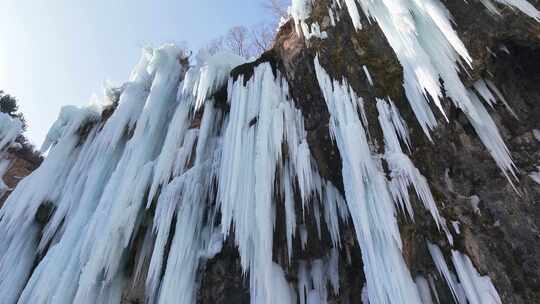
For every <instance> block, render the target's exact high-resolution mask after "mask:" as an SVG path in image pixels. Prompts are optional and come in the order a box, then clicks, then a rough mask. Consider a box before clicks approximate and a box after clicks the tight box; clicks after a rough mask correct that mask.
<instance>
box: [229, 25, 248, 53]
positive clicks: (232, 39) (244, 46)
mask: <svg viewBox="0 0 540 304" xmlns="http://www.w3.org/2000/svg"><path fill="white" fill-rule="evenodd" d="M249 36H250V35H249V31H248V29H247V28H246V27H244V26H235V27H233V28H231V29H230V30H229V32H228V33H227V35H226V36H225V47H226V48H227V50H229V51H231V52H233V53H235V54H236V55H238V56H241V57H245V58H250V57H251V56H253V54H254V52H253V50H252V46H251V42H250V41H249V40H250V37H249Z"/></svg>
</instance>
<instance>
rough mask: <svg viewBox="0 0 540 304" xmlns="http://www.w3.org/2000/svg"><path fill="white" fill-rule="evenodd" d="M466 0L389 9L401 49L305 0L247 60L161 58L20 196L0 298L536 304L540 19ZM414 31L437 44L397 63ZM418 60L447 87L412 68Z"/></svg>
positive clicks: (4, 221)
mask: <svg viewBox="0 0 540 304" xmlns="http://www.w3.org/2000/svg"><path fill="white" fill-rule="evenodd" d="M311 2H313V3H312V4H311ZM413 2H414V3H413ZM417 2H418V3H417ZM469 2H470V3H464V2H463V1H457V0H456V1H444V2H438V1H428V0H426V1H416V2H415V1H395V3H399V4H400V5H401V4H403V3H409V4H410V5H412V6H414V8H411V9H410V10H402V11H400V10H398V9H396V10H392V11H391V12H390V13H395V14H397V15H396V16H393V17H395V18H397V20H398V21H403V20H405V21H407V22H401V23H400V22H397V24H398V25H400V26H402V27H403V28H402V29H401V28H399V29H398V31H397V32H396V31H395V30H396V29H392V28H388V27H385V26H388V24H386V25H385V23H384V22H388V20H387V19H384V18H382V17H381V16H383V17H384V14H383V13H384V12H385V11H384V9H383V10H382V12H383V13H381V11H380V10H379V11H376V9H381V7H372V8H371V9H372V11H371V10H370V11H371V12H372V16H371V17H373V19H376V21H377V22H371V23H369V22H367V20H368V18H367V17H366V16H365V15H363V14H362V13H361V12H363V11H364V10H358V9H359V7H356V5H355V3H356V2H355V1H347V2H346V4H348V5H346V4H345V3H343V4H342V5H341V6H338V5H337V4H336V2H334V1H333V0H318V1H300V0H295V1H293V7H292V10H291V12H292V14H293V18H292V19H291V20H289V21H288V22H287V23H285V24H284V25H282V26H281V28H280V30H279V32H278V34H277V36H276V38H275V43H274V45H273V47H272V49H270V50H269V51H267V52H266V53H264V54H263V55H262V56H261V57H260V58H259V59H257V60H255V61H254V62H249V63H245V64H241V63H242V62H244V61H243V60H242V59H241V58H237V57H234V56H231V55H224V54H218V55H215V56H214V57H211V59H208V61H207V62H209V63H208V64H206V65H204V64H202V65H197V66H191V67H190V66H189V64H188V61H189V59H188V58H187V57H186V53H185V52H184V51H182V50H180V49H178V48H176V47H173V46H164V47H162V48H159V49H156V50H146V51H145V53H144V55H143V58H142V59H141V62H140V63H139V65H138V66H137V67H136V69H135V71H134V73H133V76H132V79H130V81H129V82H128V83H127V84H126V85H125V86H123V87H122V89H121V91H119V93H118V95H119V96H120V97H117V98H116V99H115V102H114V103H113V104H112V105H111V106H109V107H107V108H106V109H102V110H98V109H94V108H87V109H79V108H75V107H69V108H65V109H64V110H63V111H62V113H61V115H60V118H59V120H58V121H57V122H56V123H55V125H54V127H53V128H52V130H51V131H50V132H49V135H50V136H48V143H49V145H50V146H52V150H51V152H50V154H49V156H48V157H47V159H45V161H44V163H43V165H42V166H41V167H40V168H38V169H37V170H36V174H33V175H32V176H30V177H29V178H28V182H27V183H24V185H22V186H19V187H17V189H16V190H15V192H14V194H13V195H11V196H10V197H9V198H8V200H7V201H6V206H5V207H4V208H3V209H2V213H0V240H5V242H4V244H5V245H4V244H2V243H0V253H2V254H4V256H2V260H0V262H3V263H0V273H2V274H5V276H4V277H3V278H0V293H3V294H4V298H5V299H7V300H6V301H7V302H8V303H11V302H13V303H15V302H17V300H18V301H20V302H23V303H32V302H40V301H41V302H51V303H70V302H75V303H96V302H97V303H102V302H103V303H118V302H121V303H145V302H159V303H172V302H175V303H176V302H178V303H194V302H196V303H202V304H207V303H212V304H216V303H257V304H259V303H300V304H305V303H308V304H311V303H325V302H327V303H368V302H371V303H372V304H373V303H424V304H429V303H453V302H456V303H501V302H502V303H540V272H539V271H538V269H539V267H540V242H539V238H540V207H539V203H540V184H539V182H540V176H539V175H538V174H536V172H537V171H538V170H540V168H538V167H537V166H540V87H539V86H538V83H540V23H538V22H537V21H535V20H534V18H530V17H529V16H526V15H525V14H523V12H526V13H528V14H529V15H531V16H532V17H535V16H536V18H540V13H537V11H536V10H535V9H534V8H533V7H532V6H530V7H529V6H527V5H524V3H525V2H522V1H521V0H516V1H503V0H500V1H499V0H497V1H496V3H497V4H496V6H493V5H494V3H495V2H493V3H492V1H489V0H482V1H469ZM362 3H364V4H366V3H368V2H362ZM369 3H371V4H373V5H375V4H381V3H383V2H382V1H370V2H369ZM393 3H394V2H393ZM512 3H513V4H512ZM351 4H353V5H354V7H353V6H351ZM421 4H423V5H421ZM511 4H512V5H515V4H518V5H520V6H516V7H514V8H515V10H513V9H510V8H511V7H510V6H509V5H511ZM424 5H425V6H424ZM533 5H535V6H536V7H540V6H539V5H538V4H537V3H533ZM397 8H400V7H397ZM488 8H489V9H491V11H490V10H488ZM494 8H497V12H498V13H494ZM518 8H520V10H518ZM415 9H417V10H426V11H428V10H430V9H431V10H432V11H430V14H431V15H429V14H428V15H429V18H431V19H422V18H425V17H426V16H424V15H422V14H421V13H422V12H424V11H420V13H419V12H418V11H415ZM355 13H356V14H358V17H359V18H360V20H361V23H362V27H361V28H360V26H359V24H358V20H357V19H356V16H357V15H355ZM351 16H352V17H351ZM407 16H409V17H410V18H409V17H407ZM450 16H451V17H450ZM401 17H403V18H404V19H403V20H401V19H400V18H401ZM438 17H441V18H442V17H444V18H442V19H441V18H439V19H437V18H438ZM355 20H356V21H355ZM426 20H427V21H426ZM433 20H434V21H433ZM448 20H453V21H452V23H450V22H449V21H448ZM393 21H395V20H393ZM428 21H429V22H435V23H433V24H432V23H429V22H428ZM408 22H411V23H415V25H416V26H418V28H420V30H419V32H414V33H413V32H408V34H410V36H409V37H408V38H411V37H412V38H411V39H413V40H414V39H415V38H418V40H419V41H420V42H418V45H421V46H422V47H423V49H407V48H399V47H398V46H399V45H398V46H396V45H397V44H396V40H395V39H396V37H392V36H391V34H392V33H393V34H396V33H403V34H404V35H405V34H406V31H407V29H408V28H409V26H410V24H409V23H408ZM423 22H424V23H423ZM445 22H449V23H448V24H450V25H451V26H449V27H447V28H446V30H447V31H446V32H444V33H443V34H441V33H439V34H438V35H433V36H430V35H427V36H426V35H425V33H426V32H428V33H433V32H430V30H431V28H429V27H426V24H429V25H431V26H438V27H439V28H443V29H444V28H445V25H448V24H447V23H445ZM394 25H395V24H394ZM452 27H453V28H454V29H455V31H456V32H457V36H452V35H453V30H452ZM401 30H403V32H401ZM392 31H393V32H392ZM444 35H446V36H444ZM398 36H399V35H398ZM442 36H444V37H443V38H444V39H442V38H441V37H442ZM455 37H459V39H460V40H461V41H462V42H463V46H464V48H463V49H466V50H468V52H462V53H459V54H458V51H459V49H460V46H461V44H460V43H458V42H456V41H455V39H454V38H455ZM393 39H394V40H393ZM430 39H431V40H430ZM453 39H454V40H453ZM442 40H443V41H442ZM447 40H448V41H447ZM398 44H399V43H398ZM412 45H414V43H412ZM441 46H443V47H441ZM445 46H446V47H445ZM420 51H422V52H424V53H429V54H431V55H430V56H431V57H430V56H427V55H426V56H427V57H425V59H426V60H431V61H433V64H432V65H433V67H432V68H433V71H431V70H429V69H428V70H422V69H419V70H415V69H414V68H413V69H411V67H423V64H422V62H416V63H415V62H414V59H415V58H416V56H420ZM465 53H467V54H465ZM434 54H436V55H437V56H439V55H440V56H441V57H444V56H446V57H444V58H445V59H447V60H446V61H442V60H441V61H437V58H434V57H433V55H434ZM458 55H459V56H458ZM465 55H467V56H465ZM460 56H461V57H460ZM468 56H470V61H468V60H467V58H465V57H468ZM447 57H448V58H450V59H451V60H448V58H447ZM422 58H424V57H422ZM460 58H461V59H460ZM454 59H455V60H454ZM458 60H459V62H460V63H461V65H459V64H458V63H457V62H456V61H458ZM431 61H430V62H431ZM440 62H443V63H445V62H446V63H449V64H451V66H447V65H441V64H440ZM437 63H439V65H437ZM468 63H470V65H469V64H468ZM415 64H417V65H415ZM232 67H235V68H234V69H232V71H231V68H232ZM411 71H412V72H414V73H413V74H415V73H416V74H415V76H416V77H417V79H416V80H414V79H412V80H411ZM430 73H431V74H430ZM456 73H457V74H456ZM433 75H436V76H437V79H436V81H435V84H434V86H433V79H430V76H433ZM455 75H458V76H459V77H455V78H452V77H453V76H455ZM227 80H228V84H227V85H226V84H225V83H226V82H227ZM430 80H431V82H432V83H431V85H432V86H431V87H430V86H429V83H430ZM411 87H414V88H416V89H417V91H418V92H416V93H417V94H416V95H417V96H416V95H415V94H413V93H414V92H411ZM434 87H437V89H434ZM429 88H431V89H433V90H434V91H437V92H438V93H437V94H433V92H427V90H428V89H429ZM441 88H442V89H441ZM460 89H462V93H464V94H463V95H461V97H463V98H464V99H467V100H469V102H471V104H472V106H471V104H467V103H466V102H465V101H458V100H455V96H456V92H459V91H460ZM177 92H179V94H177ZM424 97H425V100H424ZM452 97H454V98H452ZM414 98H416V99H414ZM437 101H439V102H440V109H437ZM415 102H419V103H420V104H421V105H422V106H425V108H422V106H420V107H416V108H415V107H414V105H415ZM475 102H476V103H475ZM416 105H418V104H416ZM419 108H420V109H419ZM475 110H477V111H475ZM422 113H423V114H425V115H424V116H422V115H421V114H422ZM430 113H431V115H432V118H430V117H429V115H428V114H430ZM389 125H390V126H391V127H388V126H389ZM400 127H401V128H400ZM500 139H502V141H504V143H506V147H508V150H506V147H505V145H504V144H503V143H502V141H500ZM396 143H397V144H396ZM507 154H508V155H509V156H510V157H511V159H512V160H513V164H512V163H511V162H510V163H508V162H505V160H507V158H505V157H507V156H508V155H507ZM513 165H515V168H514V167H513ZM51 174H54V177H55V180H54V182H51V181H50V180H49V179H48V178H47V177H48V176H49V175H51ZM42 184H43V185H42ZM32 187H36V188H32ZM32 189H39V191H37V190H36V191H35V193H34V192H33V191H30V190H32ZM29 192H31V193H30V194H27V193H29ZM409 194H410V196H409ZM430 203H432V204H433V205H430ZM19 206H22V207H19ZM27 218H33V219H34V220H33V221H28V220H26V219H27ZM17 224H20V227H19V225H17ZM14 227H17V229H15V228H14ZM52 248H54V250H53V249H52ZM15 260H20V261H23V262H24V263H17V265H16V267H10V268H6V267H5V266H4V268H2V265H3V264H4V265H11V264H9V263H10V262H11V263H13V261H15ZM4 261H7V262H4ZM64 264H65V265H64ZM5 278H8V279H5ZM10 280H12V281H13V282H12V281H10ZM51 282H56V284H51ZM50 285H54V286H53V287H50ZM57 286H60V287H57Z"/></svg>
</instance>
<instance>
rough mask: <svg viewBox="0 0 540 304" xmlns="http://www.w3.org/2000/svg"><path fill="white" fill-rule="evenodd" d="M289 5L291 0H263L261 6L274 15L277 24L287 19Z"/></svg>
mask: <svg viewBox="0 0 540 304" xmlns="http://www.w3.org/2000/svg"><path fill="white" fill-rule="evenodd" d="M288 3H290V1H289V0H262V2H261V5H262V6H263V7H264V8H265V9H266V10H268V11H269V12H270V14H272V17H273V18H274V22H275V23H276V24H277V23H278V22H279V20H280V19H281V18H285V17H287V14H288V13H287V7H288Z"/></svg>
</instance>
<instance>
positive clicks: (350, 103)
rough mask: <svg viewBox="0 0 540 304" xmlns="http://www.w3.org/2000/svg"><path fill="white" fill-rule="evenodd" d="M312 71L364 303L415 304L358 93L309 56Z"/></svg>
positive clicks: (417, 300)
mask: <svg viewBox="0 0 540 304" xmlns="http://www.w3.org/2000/svg"><path fill="white" fill-rule="evenodd" d="M315 70H316V73H317V78H318V80H319V86H320V87H321V90H322V92H323V95H324V98H325V100H326V104H327V106H328V110H329V112H330V115H331V119H330V130H331V132H332V133H333V135H334V138H335V139H336V142H337V145H338V148H339V150H340V153H341V156H342V159H343V172H342V173H343V182H344V185H345V196H346V200H347V204H348V207H349V212H350V215H351V218H352V220H353V224H354V227H355V230H356V236H357V239H358V242H359V245H360V248H361V251H362V260H363V262H364V273H365V274H366V280H367V286H368V295H369V301H370V303H421V300H420V296H419V294H418V291H417V289H416V286H415V284H414V281H413V280H412V278H411V274H410V273H409V270H408V268H407V265H406V264H405V261H404V260H403V256H402V253H401V236H400V234H399V229H398V226H397V221H396V211H395V208H394V205H393V202H392V198H391V195H390V193H389V192H388V188H387V184H386V178H385V176H384V173H383V172H381V170H380V169H379V164H378V162H377V161H376V159H375V156H374V155H373V154H372V152H371V151H370V147H369V144H368V142H367V138H366V134H365V131H364V127H363V126H362V123H361V121H360V118H359V114H358V97H357V96H356V94H355V93H354V92H353V91H352V90H351V88H350V87H349V85H348V84H347V83H346V82H344V84H340V83H339V82H337V81H332V80H331V79H330V77H329V76H328V74H327V73H326V71H325V70H324V69H323V68H322V67H321V66H320V64H319V61H318V58H316V59H315Z"/></svg>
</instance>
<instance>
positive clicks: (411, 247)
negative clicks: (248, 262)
mask: <svg viewBox="0 0 540 304" xmlns="http://www.w3.org/2000/svg"><path fill="white" fill-rule="evenodd" d="M444 4H445V5H446V7H447V8H448V10H449V11H450V13H451V15H452V16H453V17H454V20H455V27H456V30H457V32H458V33H459V36H460V37H461V39H462V41H463V42H464V44H465V46H466V47H467V49H468V50H469V52H470V54H471V56H472V58H473V68H472V69H467V72H468V73H469V75H468V76H467V75H466V74H465V73H463V74H462V75H463V77H462V80H463V81H464V82H465V83H466V84H467V85H468V86H472V84H473V83H474V82H475V81H477V80H479V79H482V78H489V79H491V81H493V83H495V84H496V86H497V87H498V88H499V89H500V90H501V91H502V94H503V95H504V96H505V97H506V101H507V102H508V105H509V106H510V108H511V109H512V110H513V111H514V114H515V115H513V113H512V112H511V111H509V110H508V109H507V108H505V106H504V105H503V103H498V104H497V105H495V106H494V108H493V109H490V113H491V114H492V115H493V117H494V120H495V122H496V124H497V126H498V127H499V129H500V132H501V134H502V136H503V138H504V140H505V142H506V143H507V145H508V147H509V149H510V151H511V155H512V158H513V159H514V161H515V164H516V166H517V168H519V170H518V180H517V181H516V182H515V185H516V189H513V188H512V186H511V184H510V183H509V182H508V180H507V179H506V178H505V177H504V175H503V174H502V173H501V171H500V169H499V168H498V167H497V165H496V164H495V162H493V160H492V158H491V156H490V155H489V152H488V151H487V150H486V148H485V146H484V145H483V144H482V142H480V140H479V139H478V136H477V135H476V134H475V131H474V129H473V127H472V126H471V125H470V123H469V122H468V121H467V119H466V118H465V115H464V114H463V113H462V112H461V111H460V110H459V109H455V108H453V107H450V106H448V107H447V108H446V110H447V113H448V116H449V117H450V119H449V120H450V121H449V122H446V121H445V119H444V118H443V117H442V116H441V115H439V116H438V117H437V121H438V122H439V127H438V128H437V129H435V130H434V131H433V142H430V141H429V140H428V139H427V138H426V136H424V134H423V132H422V129H421V128H420V126H419V125H418V123H417V122H416V118H415V116H414V113H413V112H412V111H411V110H410V107H409V105H408V103H407V102H406V97H405V94H404V91H403V86H402V82H403V79H402V70H401V66H400V65H399V62H398V60H397V58H396V57H395V54H394V53H393V50H392V48H391V47H390V46H389V45H388V43H387V42H386V39H385V37H384V34H383V33H382V32H381V31H380V29H379V28H378V26H377V24H376V23H373V24H371V25H368V26H367V27H365V28H363V29H362V30H360V31H355V30H354V27H353V26H352V24H351V21H350V19H349V17H348V16H347V14H346V12H344V11H342V12H341V15H340V16H339V18H338V19H339V20H340V21H339V22H337V24H336V25H335V26H332V25H330V20H329V16H328V9H327V8H328V7H330V3H329V2H328V1H317V2H316V4H315V6H314V8H313V11H312V15H311V18H312V19H311V20H310V21H312V22H318V24H320V25H321V31H326V32H327V34H328V38H326V39H311V40H309V42H308V43H306V41H305V40H304V38H303V37H301V36H299V35H297V33H296V30H295V26H294V22H293V21H289V22H288V23H287V24H285V25H284V26H283V27H282V28H281V29H280V31H279V33H278V35H277V37H276V40H275V44H274V47H273V48H272V50H270V51H268V52H267V53H265V54H264V55H263V57H262V59H261V60H260V61H263V62H264V61H268V62H271V63H272V64H273V65H275V66H277V69H278V70H279V71H281V73H282V75H284V76H285V77H286V79H287V81H288V83H289V86H290V94H291V96H292V97H293V99H294V100H295V102H296V106H297V107H298V108H300V109H301V110H302V113H303V115H304V118H305V120H306V121H305V124H306V130H307V131H308V141H309V145H310V148H311V150H312V153H313V155H314V157H315V159H316V160H317V165H318V168H319V170H320V172H321V175H323V176H325V177H326V178H328V179H329V180H331V181H333V182H334V183H335V184H336V185H340V186H339V188H340V189H343V186H342V184H343V182H342V180H341V166H342V162H341V159H340V156H339V155H340V154H339V151H338V150H337V147H336V145H335V143H334V142H333V141H332V140H331V139H330V135H329V132H328V128H329V127H328V122H329V113H328V110H327V108H326V104H325V101H324V98H323V94H322V92H321V90H320V88H319V85H318V83H317V79H316V76H315V67H314V65H313V60H314V58H315V56H318V57H319V59H320V61H321V64H322V65H323V66H324V67H325V68H326V70H327V71H328V72H329V74H331V75H332V77H333V78H334V79H342V78H344V79H347V81H348V83H349V84H350V85H351V87H352V88H353V89H354V91H355V92H356V93H357V94H358V95H359V96H361V97H362V98H364V100H366V112H367V118H368V121H369V126H370V128H369V132H370V134H371V136H372V140H373V142H378V143H382V141H383V139H382V132H381V130H380V129H378V128H377V127H378V123H377V110H376V108H375V102H374V98H375V97H385V96H390V97H391V98H392V99H393V100H394V101H395V103H396V105H397V106H398V108H399V110H400V112H401V114H402V115H403V117H404V119H405V121H406V122H407V125H408V126H409V128H410V134H411V137H412V138H413V140H412V142H413V149H412V151H411V154H410V155H411V158H412V159H413V161H414V163H415V164H416V166H417V167H418V168H419V170H420V171H421V172H422V173H423V174H424V176H425V177H426V178H427V180H428V181H429V184H430V187H431V189H432V191H433V192H434V195H435V196H436V200H437V203H438V207H439V210H440V211H441V214H442V215H443V216H444V217H445V218H446V219H447V221H448V222H449V223H455V224H456V225H458V227H459V231H460V232H459V233H457V232H456V231H452V234H453V236H454V242H455V245H454V247H455V248H458V249H459V250H460V251H462V252H464V253H466V254H467V255H469V257H470V258H471V260H472V262H473V264H474V265H475V266H476V268H477V269H478V270H479V271H480V273H481V274H482V275H488V276H489V277H490V278H491V279H492V280H493V282H494V285H495V286H496V288H497V290H498V291H499V294H500V296H501V299H502V302H503V303H537V302H540V292H539V291H540V285H539V284H540V272H539V271H538V269H539V268H540V245H539V244H540V243H539V238H540V230H539V229H540V207H539V203H540V185H539V184H538V183H537V182H535V181H534V180H533V179H532V178H531V177H530V176H529V174H530V173H531V172H535V171H536V170H537V169H536V166H537V165H539V164H540V141H539V138H535V136H534V132H535V131H534V130H535V129H540V87H539V86H538V83H540V64H539V63H540V25H539V24H538V23H537V22H536V21H535V20H533V19H529V18H526V17H524V15H523V14H520V13H518V12H516V11H513V10H511V9H509V8H505V9H503V11H502V13H501V15H498V16H495V15H493V14H491V13H489V12H488V11H487V10H486V8H485V7H484V6H483V5H482V4H481V3H480V2H477V1H473V2H470V3H468V4H467V5H464V3H463V2H460V1H446V2H445V3H444ZM533 4H534V3H533ZM537 7H539V6H538V5H537ZM258 63H260V62H256V63H254V64H250V65H251V67H250V65H248V66H245V67H240V68H238V69H237V70H236V71H233V74H234V73H235V72H237V73H242V74H246V70H249V69H250V68H252V66H253V65H257V64H258ZM364 65H365V66H367V67H368V69H369V71H370V72H371V77H372V78H373V79H374V86H370V85H369V81H368V79H367V77H366V74H365V73H364V71H363V69H362V67H363V66H364ZM248 75H249V73H248ZM446 101H447V103H446V104H447V105H450V104H451V102H450V101H449V100H446ZM380 147H382V145H380ZM342 191H343V190H342ZM413 204H414V205H415V206H416V207H418V208H416V209H415V210H417V211H419V212H418V213H417V214H415V221H414V222H411V221H410V220H408V219H406V216H404V214H401V215H400V219H399V221H400V229H401V233H402V238H403V241H404V248H405V249H404V255H405V259H406V262H407V264H408V266H409V267H410V269H411V273H412V275H413V277H414V276H416V275H423V276H427V275H429V274H430V273H431V274H434V273H436V272H437V271H436V268H435V266H434V264H433V261H432V260H431V257H430V255H429V253H428V251H427V248H426V240H430V241H432V242H436V243H437V244H438V245H439V246H440V247H441V248H444V250H443V251H445V252H446V254H448V257H449V255H450V253H449V252H450V248H451V245H450V244H448V241H447V240H446V239H445V238H444V236H442V235H441V234H439V233H438V232H437V228H436V227H435V226H434V224H433V222H432V221H431V220H430V219H429V214H428V213H427V211H424V212H423V211H422V208H421V207H419V206H421V203H420V202H419V201H418V200H417V199H415V201H414V202H413ZM344 235H347V234H346V233H345V234H344ZM349 237H350V238H349V239H347V238H345V240H346V241H344V242H343V243H344V244H342V245H343V247H342V249H341V251H340V259H341V260H340V262H343V263H340V265H347V264H348V263H347V262H345V260H346V259H347V258H349V259H351V257H350V256H349V255H350V252H358V250H357V249H356V250H355V247H356V246H358V244H357V243H356V241H355V240H354V236H353V235H349ZM316 243H317V241H314V242H313V243H310V242H309V241H308V246H307V247H308V248H307V250H306V252H305V253H304V254H305V255H304V256H303V257H302V258H304V259H310V258H311V259H316V258H319V257H320V253H319V254H318V253H317V251H318V250H317V248H318V247H319V246H320V245H319V244H316ZM275 244H276V245H277V244H279V243H278V242H276V243H275ZM278 246H279V245H278ZM277 250H278V251H279V250H280V249H279V248H278V249H277ZM230 258H231V257H230V256H218V257H216V258H215V260H214V261H212V263H217V264H220V263H227V261H228V259H230ZM361 265H362V262H361V257H360V256H359V255H356V256H354V255H353V258H352V263H351V264H350V265H348V266H345V267H342V268H340V283H341V285H340V286H341V288H340V296H338V297H336V298H335V299H334V300H333V302H335V303H358V302H360V301H361V298H362V288H361V286H362V285H363V282H364V280H363V278H362V276H363V273H362V266H361ZM294 268H295V266H291V268H290V269H289V270H290V273H288V275H289V276H290V278H291V279H292V281H293V282H294V281H295V280H297V278H295V273H297V272H296V270H295V269H294ZM228 275H229V274H228V273H227V274H217V273H215V272H205V273H204V274H203V276H205V277H206V276H211V277H212V279H211V280H213V281H214V282H216V283H215V285H211V286H208V285H204V288H202V289H201V290H200V291H199V294H201V295H202V296H201V299H205V298H209V297H211V295H213V294H216V293H219V291H218V290H222V289H224V288H225V286H227V284H228V282H229V279H228ZM219 282H221V283H219ZM436 284H437V286H438V287H439V289H438V292H439V294H438V296H439V299H440V300H441V303H451V302H453V299H452V296H451V294H450V291H449V289H447V288H445V287H444V284H443V283H442V282H441V281H440V280H439V281H438V282H437V283H436ZM248 288H249V287H248V283H247V282H245V290H244V291H240V293H243V292H246V291H247V290H248ZM218 302H219V301H218ZM202 303H207V302H205V301H203V300H202ZM219 303H228V301H227V300H224V301H223V302H219ZM241 303H247V300H246V301H244V302H241Z"/></svg>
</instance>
